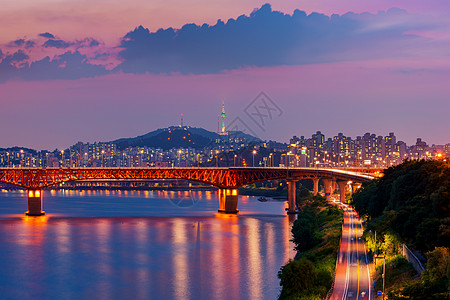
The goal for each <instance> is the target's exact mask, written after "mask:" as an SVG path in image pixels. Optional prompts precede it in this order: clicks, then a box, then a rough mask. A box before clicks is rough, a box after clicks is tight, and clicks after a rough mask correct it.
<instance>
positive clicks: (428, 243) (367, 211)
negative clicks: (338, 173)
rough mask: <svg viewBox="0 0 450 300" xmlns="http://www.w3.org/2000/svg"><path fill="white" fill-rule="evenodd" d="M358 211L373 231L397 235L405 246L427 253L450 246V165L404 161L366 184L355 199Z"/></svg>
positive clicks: (354, 203) (441, 162)
mask: <svg viewBox="0 0 450 300" xmlns="http://www.w3.org/2000/svg"><path fill="white" fill-rule="evenodd" d="M353 206H354V207H355V209H356V211H357V212H358V213H359V214H360V215H361V216H362V217H367V219H368V220H369V224H368V225H369V229H371V228H373V229H376V230H377V231H379V232H380V233H386V232H388V231H393V232H394V233H396V234H397V235H398V236H399V237H400V238H401V239H402V241H403V242H406V243H407V244H408V245H411V246H413V247H414V248H415V249H418V250H420V251H423V252H426V251H430V250H433V249H434V248H435V247H439V246H443V247H447V248H448V247H449V245H450V163H449V162H447V161H444V160H427V161H425V160H421V161H411V160H408V161H404V162H403V163H402V164H400V165H397V166H394V167H390V168H389V169H387V170H385V171H384V176H383V177H381V178H380V179H377V180H373V181H371V182H368V183H365V184H363V186H362V188H361V189H359V190H358V191H357V192H356V193H355V194H354V195H353Z"/></svg>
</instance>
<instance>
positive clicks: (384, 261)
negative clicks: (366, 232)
mask: <svg viewBox="0 0 450 300" xmlns="http://www.w3.org/2000/svg"><path fill="white" fill-rule="evenodd" d="M378 258H382V259H383V275H382V278H383V300H384V286H385V285H384V284H385V280H386V256H384V255H383V256H375V267H376V266H377V261H376V260H377V259H378Z"/></svg>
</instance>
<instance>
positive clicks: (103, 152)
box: [102, 150, 105, 168]
mask: <svg viewBox="0 0 450 300" xmlns="http://www.w3.org/2000/svg"><path fill="white" fill-rule="evenodd" d="M104 154H105V150H102V168H103V167H104V165H103V161H104V160H103V155H104Z"/></svg>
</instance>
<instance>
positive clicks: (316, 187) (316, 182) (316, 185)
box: [313, 178, 320, 196]
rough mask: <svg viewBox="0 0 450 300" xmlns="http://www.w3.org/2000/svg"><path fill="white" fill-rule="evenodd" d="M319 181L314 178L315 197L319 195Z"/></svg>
mask: <svg viewBox="0 0 450 300" xmlns="http://www.w3.org/2000/svg"><path fill="white" fill-rule="evenodd" d="M319 180H320V178H313V181H314V196H315V195H317V193H319Z"/></svg>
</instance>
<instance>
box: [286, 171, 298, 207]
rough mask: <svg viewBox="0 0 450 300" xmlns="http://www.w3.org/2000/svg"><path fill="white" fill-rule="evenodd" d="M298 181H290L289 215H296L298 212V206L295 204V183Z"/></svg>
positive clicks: (288, 181)
mask: <svg viewBox="0 0 450 300" xmlns="http://www.w3.org/2000/svg"><path fill="white" fill-rule="evenodd" d="M296 182H297V180H292V179H288V180H287V183H288V204H289V207H288V212H287V213H288V214H295V213H296V212H297V205H296V204H295V193H296V190H295V183H296Z"/></svg>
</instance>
